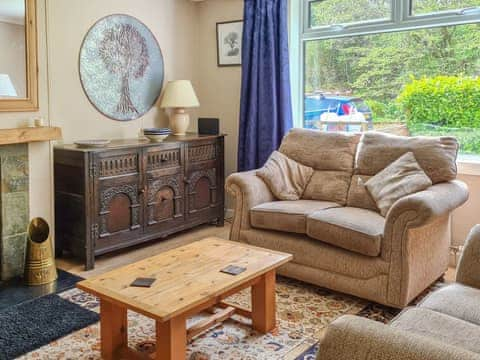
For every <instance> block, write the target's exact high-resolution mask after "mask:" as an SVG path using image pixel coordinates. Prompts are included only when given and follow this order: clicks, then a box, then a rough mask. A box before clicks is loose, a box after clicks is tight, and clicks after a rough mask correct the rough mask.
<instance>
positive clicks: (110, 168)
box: [95, 151, 140, 178]
mask: <svg viewBox="0 0 480 360" xmlns="http://www.w3.org/2000/svg"><path fill="white" fill-rule="evenodd" d="M95 161H96V172H98V177H99V178H110V177H115V176H125V175H134V174H139V173H140V152H138V151H131V152H130V151H129V152H127V151H118V152H114V153H111V154H110V153H100V154H98V156H96V160H95Z"/></svg>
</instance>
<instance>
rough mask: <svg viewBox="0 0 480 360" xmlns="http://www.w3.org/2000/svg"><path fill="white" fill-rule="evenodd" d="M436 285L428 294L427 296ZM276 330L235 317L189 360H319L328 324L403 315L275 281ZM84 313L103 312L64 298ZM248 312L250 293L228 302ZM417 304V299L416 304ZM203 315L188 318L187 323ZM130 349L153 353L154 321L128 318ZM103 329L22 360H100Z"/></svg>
mask: <svg viewBox="0 0 480 360" xmlns="http://www.w3.org/2000/svg"><path fill="white" fill-rule="evenodd" d="M438 286H441V284H436V285H434V286H432V287H431V288H430V289H428V290H426V291H425V292H424V294H422V295H421V296H420V297H419V299H421V298H422V297H423V296H424V295H425V294H428V293H429V292H430V291H431V290H432V289H433V288H436V287H438ZM276 292H277V321H278V330H277V331H276V332H275V333H273V334H268V335H262V334H259V333H256V332H255V331H253V330H252V329H251V327H250V320H249V319H246V318H243V317H241V316H234V317H233V318H232V319H230V320H228V321H226V322H224V323H223V324H221V325H220V326H218V327H216V328H213V329H211V330H209V331H208V332H206V333H204V334H202V335H200V336H198V337H197V338H195V339H193V340H192V341H191V342H190V343H189V345H188V350H187V359H188V360H220V359H221V360H233V359H235V360H267V359H268V360H271V359H281V360H315V358H316V353H317V351H318V345H317V343H318V341H319V339H321V337H322V334H323V332H324V330H325V328H326V326H327V325H328V324H330V323H331V322H332V321H334V320H335V319H337V318H338V317H340V316H342V315H345V314H357V315H359V316H363V317H366V318H369V319H372V320H375V321H381V322H384V323H387V322H389V321H390V320H391V319H392V318H393V317H395V316H396V315H397V314H398V313H399V310H397V309H392V308H388V307H385V306H382V305H378V304H373V303H371V302H368V301H365V300H362V299H359V298H356V297H353V296H348V295H344V294H339V293H335V292H333V291H330V290H326V289H322V288H319V287H316V286H313V285H309V284H306V283H303V282H300V281H295V280H291V279H286V278H282V277H278V278H277V290H276ZM60 296H61V297H63V298H64V299H66V300H69V301H71V302H73V303H75V304H78V305H80V306H82V307H84V308H86V309H89V310H93V311H96V312H98V311H99V302H98V299H97V298H95V297H94V296H91V295H89V294H86V293H84V292H82V291H80V290H77V289H73V290H69V291H66V292H64V293H62V294H60ZM228 301H229V302H230V303H233V304H238V305H242V306H244V307H249V304H250V294H249V291H248V290H246V291H243V292H241V293H239V294H236V295H234V296H232V297H230V298H229V299H228ZM417 301H418V299H417ZM201 318H202V315H199V316H197V317H195V318H193V319H189V324H191V323H195V322H196V321H198V320H200V319H201ZM128 319H129V334H128V335H129V346H131V347H132V348H135V349H137V350H139V351H141V352H144V353H146V354H148V353H152V352H154V351H155V324H154V322H153V321H152V320H150V319H148V318H146V317H144V316H142V315H139V314H136V313H133V312H129V313H128ZM99 336H100V334H99V324H98V323H97V324H94V325H91V326H88V327H86V328H84V329H82V330H79V331H77V332H74V333H72V334H70V335H67V336H65V337H64V338H62V339H59V340H57V341H54V342H52V343H50V344H49V345H47V346H44V347H42V348H39V349H37V350H35V351H33V352H31V353H29V354H27V355H25V356H23V357H22V358H20V359H39V360H43V359H45V360H46V359H48V360H53V359H79V360H80V359H88V360H93V359H100V358H101V357H100V343H99Z"/></svg>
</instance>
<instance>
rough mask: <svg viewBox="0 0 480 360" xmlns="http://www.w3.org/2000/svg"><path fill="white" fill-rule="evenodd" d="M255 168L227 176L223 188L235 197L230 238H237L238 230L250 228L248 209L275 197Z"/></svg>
mask: <svg viewBox="0 0 480 360" xmlns="http://www.w3.org/2000/svg"><path fill="white" fill-rule="evenodd" d="M255 174H256V170H252V171H246V172H242V173H235V174H232V175H230V176H229V177H227V180H226V182H225V188H226V190H227V191H228V193H229V194H231V195H232V196H233V197H234V198H235V213H234V217H233V222H232V228H231V231H230V240H239V236H240V230H245V229H249V228H250V216H249V212H250V209H251V208H253V207H255V206H257V205H260V204H263V203H266V202H270V201H274V200H275V197H274V195H273V194H272V192H271V191H270V189H269V188H268V186H267V185H266V184H265V182H264V181H263V180H262V179H261V178H259V177H258V176H257V175H255Z"/></svg>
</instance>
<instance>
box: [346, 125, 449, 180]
mask: <svg viewBox="0 0 480 360" xmlns="http://www.w3.org/2000/svg"><path fill="white" fill-rule="evenodd" d="M410 151H411V152H413V154H414V156H415V159H416V160H417V162H418V163H419V165H420V167H421V168H422V169H423V171H425V173H426V174H427V175H428V177H429V178H430V179H431V180H432V182H433V183H434V184H437V183H440V182H445V181H450V180H454V179H455V178H456V176H457V165H456V160H457V152H458V142H457V140H456V139H455V138H453V137H423V136H417V137H406V136H396V135H390V134H385V133H379V132H368V133H365V134H364V135H363V136H362V139H361V141H360V144H359V146H358V154H357V161H356V166H355V173H356V174H359V175H370V176H373V175H376V174H377V173H379V172H380V171H382V170H383V169H385V168H386V167H387V166H388V165H390V164H391V163H393V162H394V161H395V160H397V159H398V158H399V157H401V156H402V155H404V154H405V153H407V152H410Z"/></svg>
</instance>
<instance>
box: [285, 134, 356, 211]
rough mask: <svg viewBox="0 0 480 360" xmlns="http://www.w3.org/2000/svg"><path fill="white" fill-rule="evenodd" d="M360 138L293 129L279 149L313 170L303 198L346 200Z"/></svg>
mask: <svg viewBox="0 0 480 360" xmlns="http://www.w3.org/2000/svg"><path fill="white" fill-rule="evenodd" d="M359 139H360V136H359V135H356V134H345V133H328V132H322V131H317V130H307V129H293V130H291V131H290V132H289V133H288V134H287V135H286V136H285V138H284V139H283V141H282V144H281V146H280V149H279V151H280V152H282V153H283V154H285V155H286V156H288V157H289V158H291V159H293V160H295V161H298V162H300V163H302V164H304V165H306V166H310V167H312V168H314V169H315V170H316V171H315V173H314V174H313V176H312V179H311V180H310V183H309V184H308V185H307V188H306V189H305V193H304V195H303V197H302V198H303V199H307V200H323V201H333V202H337V203H339V204H341V205H345V204H346V199H347V194H348V188H349V186H350V178H351V176H352V173H353V165H354V162H355V153H356V149H357V144H358V141H359Z"/></svg>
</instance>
